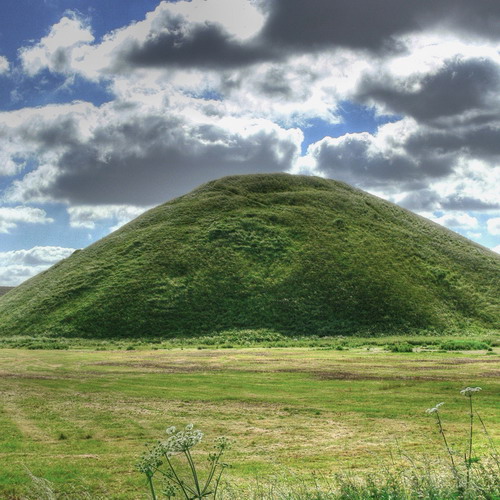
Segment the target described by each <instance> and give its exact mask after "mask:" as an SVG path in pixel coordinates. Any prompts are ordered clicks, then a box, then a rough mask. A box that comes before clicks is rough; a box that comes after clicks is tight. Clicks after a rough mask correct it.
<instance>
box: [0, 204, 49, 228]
mask: <svg viewBox="0 0 500 500" xmlns="http://www.w3.org/2000/svg"><path fill="white" fill-rule="evenodd" d="M52 222H54V220H53V219H51V218H49V217H47V214H46V213H45V211H44V210H42V209H41V208H32V207H22V206H19V207H0V233H9V232H10V230H12V229H15V228H16V227H17V226H18V224H50V223H52Z"/></svg>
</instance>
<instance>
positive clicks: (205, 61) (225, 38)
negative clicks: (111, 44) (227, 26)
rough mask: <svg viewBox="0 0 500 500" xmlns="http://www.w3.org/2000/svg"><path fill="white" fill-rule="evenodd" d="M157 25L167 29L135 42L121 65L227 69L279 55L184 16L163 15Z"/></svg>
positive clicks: (252, 41) (208, 24)
mask: <svg viewBox="0 0 500 500" xmlns="http://www.w3.org/2000/svg"><path fill="white" fill-rule="evenodd" d="M157 24H158V25H160V26H162V28H163V29H161V30H160V31H158V32H157V33H150V35H149V36H148V38H147V39H146V41H145V42H143V43H139V42H137V41H135V42H133V43H131V44H128V45H127V46H126V47H125V48H124V49H122V51H121V55H120V57H119V64H122V65H123V64H125V65H131V66H136V67H161V66H176V67H182V68H189V67H199V68H217V69H227V68H237V67H242V66H248V65H251V64H254V63H256V62H260V61H263V60H269V59H274V58H276V57H277V55H278V54H277V53H276V51H275V50H273V49H272V47H270V46H268V45H265V44H262V43H260V42H259V41H258V40H251V41H245V42H241V41H239V40H238V39H236V38H235V37H234V36H232V35H231V34H229V33H228V32H227V31H225V30H224V28H223V27H222V26H221V25H219V24H216V23H209V22H206V23H189V22H188V21H187V20H186V19H185V18H183V17H181V16H171V15H170V14H169V13H168V12H163V13H162V15H161V17H160V18H159V19H158V20H157Z"/></svg>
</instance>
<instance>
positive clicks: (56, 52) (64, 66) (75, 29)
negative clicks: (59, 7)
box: [19, 14, 94, 76]
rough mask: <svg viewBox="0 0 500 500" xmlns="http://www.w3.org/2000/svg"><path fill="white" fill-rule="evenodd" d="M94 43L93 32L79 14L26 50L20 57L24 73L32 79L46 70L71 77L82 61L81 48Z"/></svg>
mask: <svg viewBox="0 0 500 500" xmlns="http://www.w3.org/2000/svg"><path fill="white" fill-rule="evenodd" d="M93 41H94V36H93V35H92V32H91V30H90V28H89V27H88V26H87V25H86V24H85V23H84V21H83V20H82V19H80V18H78V16H77V15H76V14H70V15H69V17H68V16H65V17H63V18H62V19H61V20H60V21H59V22H58V23H57V24H54V25H53V26H52V28H51V29H50V32H49V34H48V35H47V36H45V37H43V38H42V39H41V40H40V41H39V42H38V43H37V44H35V45H33V46H30V47H24V48H22V49H20V51H19V57H20V59H21V63H22V66H23V69H24V71H25V72H26V73H27V74H28V75H31V76H34V75H36V74H37V73H39V72H40V71H42V70H43V69H48V70H50V71H52V72H58V73H64V74H69V73H73V72H74V65H75V64H76V63H77V62H78V61H79V60H80V59H81V50H79V49H81V48H82V46H85V45H88V44H90V43H91V42H93Z"/></svg>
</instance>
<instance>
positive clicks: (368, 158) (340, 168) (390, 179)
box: [314, 133, 426, 189]
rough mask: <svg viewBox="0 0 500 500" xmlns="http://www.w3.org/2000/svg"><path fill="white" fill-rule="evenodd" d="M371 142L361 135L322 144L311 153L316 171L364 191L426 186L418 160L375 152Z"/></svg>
mask: <svg viewBox="0 0 500 500" xmlns="http://www.w3.org/2000/svg"><path fill="white" fill-rule="evenodd" d="M372 139H373V137H372V136H370V134H367V133H364V134H353V135H350V136H345V137H344V138H342V140H337V141H329V140H323V141H321V142H320V143H319V147H317V148H315V152H314V157H315V160H316V165H317V168H318V169H319V170H320V171H322V172H324V173H326V174H327V175H328V176H329V177H333V178H335V179H338V180H342V181H344V182H347V183H349V184H353V185H356V186H360V187H363V188H377V187H384V186H387V185H388V184H389V183H392V184H393V185H399V186H405V187H406V188H408V187H411V188H412V189H417V188H422V187H423V186H424V185H425V182H426V180H425V181H424V179H423V176H422V172H421V167H422V165H421V163H420V162H419V161H416V160H415V159H414V158H412V157H411V156H410V155H405V154H400V153H394V154H386V153H384V152H382V151H376V150H374V148H373V143H372Z"/></svg>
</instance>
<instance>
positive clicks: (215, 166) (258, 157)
mask: <svg viewBox="0 0 500 500" xmlns="http://www.w3.org/2000/svg"><path fill="white" fill-rule="evenodd" d="M116 121H117V124H112V123H110V124H107V125H105V126H102V127H99V128H96V130H95V131H94V132H93V135H92V136H91V137H90V138H87V139H85V140H80V141H77V142H72V143H68V144H66V145H65V148H64V152H63V154H61V155H60V157H59V159H58V160H57V161H56V162H55V163H53V164H52V165H51V167H50V168H51V171H50V175H48V174H46V173H45V174H43V175H42V174H41V173H39V174H38V176H37V172H36V171H35V172H34V173H31V174H29V175H28V176H27V177H26V179H24V180H22V181H20V182H18V183H17V184H16V185H15V186H16V187H15V188H14V189H15V191H16V193H17V196H18V197H19V196H21V197H22V198H23V199H51V200H55V201H62V202H69V203H71V204H76V205H85V204H88V205H93V204H131V205H139V206H140V205H142V206H149V205H151V204H154V203H161V202H164V201H167V200H168V199H170V198H172V197H174V196H179V195H181V194H184V193H185V192H187V191H189V190H190V189H192V188H194V187H196V186H197V185H199V184H200V183H202V182H205V181H208V180H211V179H214V178H217V177H221V176H224V175H230V174H243V173H254V172H274V171H283V170H286V169H287V168H289V166H290V165H291V164H292V162H293V159H294V156H295V155H296V154H297V153H298V144H297V143H296V140H295V138H294V137H292V136H291V135H289V134H286V133H285V132H284V131H281V130H280V129H279V128H278V127H272V126H269V127H268V128H266V127H265V126H263V127H262V128H260V129H258V128H255V132H254V133H252V134H248V133H239V132H238V131H237V130H229V129H228V128H222V127H219V126H216V125H212V124H190V123H188V122H185V121H184V120H183V119H181V118H178V117H169V116H162V115H151V114H150V115H147V114H146V115H140V114H139V115H138V116H137V117H136V118H134V119H132V120H130V121H126V122H121V123H120V122H119V117H118V116H117V117H116ZM60 133H61V135H62V136H64V134H65V131H64V130H63V129H61V130H60ZM45 138H46V136H45ZM39 140H40V141H41V140H42V137H41V136H39ZM49 140H50V143H52V141H53V134H50V136H49ZM39 147H40V149H41V150H43V149H44V148H45V145H44V144H43V143H42V144H40V146H39Z"/></svg>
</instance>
